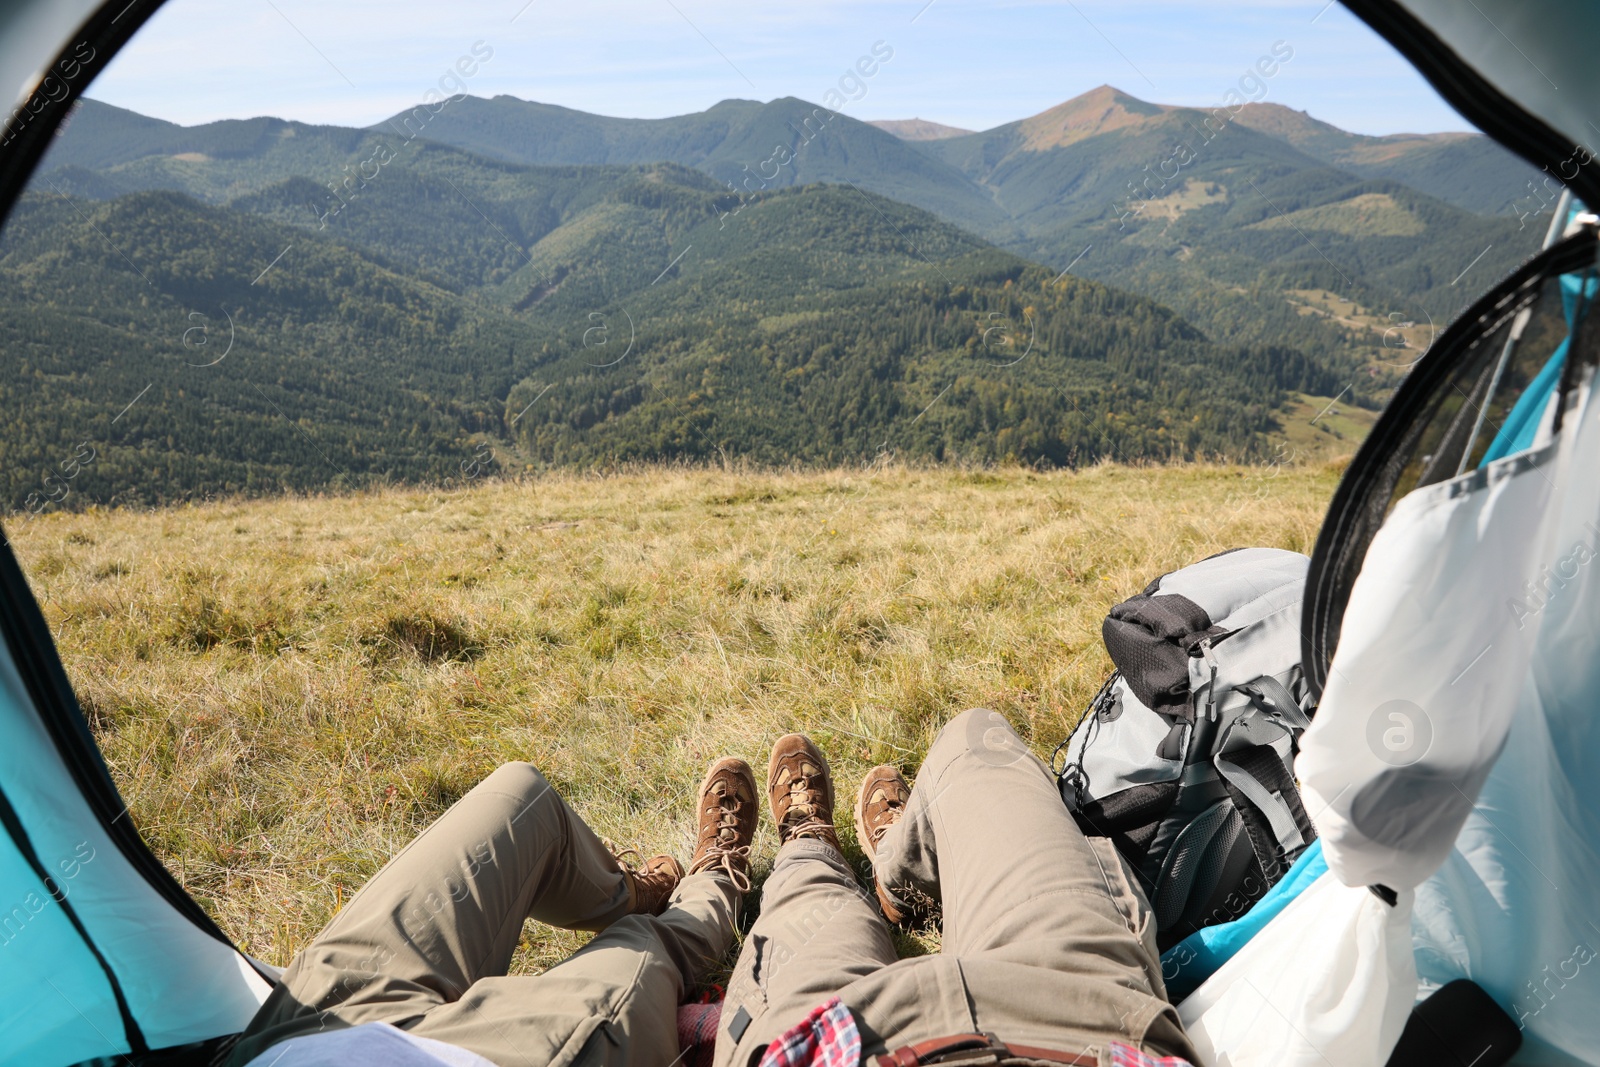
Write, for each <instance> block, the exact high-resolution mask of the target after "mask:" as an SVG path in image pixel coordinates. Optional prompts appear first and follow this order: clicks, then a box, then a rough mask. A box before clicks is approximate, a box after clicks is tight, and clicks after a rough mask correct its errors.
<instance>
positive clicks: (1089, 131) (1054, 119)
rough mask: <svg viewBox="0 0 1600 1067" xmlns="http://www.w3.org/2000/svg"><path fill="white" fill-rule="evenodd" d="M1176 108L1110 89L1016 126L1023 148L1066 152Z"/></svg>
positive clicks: (1075, 99)
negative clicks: (1098, 137) (1057, 149)
mask: <svg viewBox="0 0 1600 1067" xmlns="http://www.w3.org/2000/svg"><path fill="white" fill-rule="evenodd" d="M1175 110H1177V109H1176V108H1173V107H1170V106H1168V105H1166V104H1152V103H1149V102H1147V101H1144V100H1140V99H1139V98H1138V97H1136V96H1130V95H1128V94H1127V93H1125V92H1123V91H1122V90H1121V89H1118V88H1116V87H1114V86H1110V85H1102V86H1100V87H1099V88H1096V89H1090V90H1089V91H1088V92H1086V93H1083V94H1081V95H1079V96H1075V97H1073V98H1072V99H1071V100H1068V101H1066V102H1065V103H1060V104H1057V105H1056V106H1055V107H1053V108H1050V109H1049V110H1047V111H1041V112H1039V113H1038V114H1037V115H1034V116H1032V117H1031V118H1025V119H1023V120H1021V121H1020V122H1018V123H1017V124H1016V130H1017V132H1018V133H1020V134H1021V135H1022V138H1023V147H1024V148H1025V149H1029V150H1032V151H1035V152H1043V151H1047V150H1049V149H1051V148H1062V147H1064V146H1066V145H1070V144H1074V143H1076V142H1078V141H1083V140H1087V139H1088V138H1090V137H1094V136H1097V135H1099V134H1102V133H1110V132H1112V131H1113V130H1121V129H1127V128H1128V127H1131V126H1142V125H1144V124H1145V123H1146V122H1148V121H1149V120H1150V119H1153V118H1159V117H1161V116H1162V115H1165V114H1166V113H1167V112H1169V111H1175Z"/></svg>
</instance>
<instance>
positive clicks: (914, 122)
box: [867, 119, 974, 141]
mask: <svg viewBox="0 0 1600 1067" xmlns="http://www.w3.org/2000/svg"><path fill="white" fill-rule="evenodd" d="M867 125H869V126H876V127H878V129H880V130H883V131H884V132H885V133H892V134H894V135H895V136H896V137H898V138H900V139H901V140H902V141H942V140H944V139H945V138H946V137H963V136H965V135H966V134H969V133H973V132H974V131H973V130H964V129H962V128H961V127H959V126H946V125H945V124H944V123H942V122H930V121H928V120H927V119H872V120H870V121H869V122H868V123H867Z"/></svg>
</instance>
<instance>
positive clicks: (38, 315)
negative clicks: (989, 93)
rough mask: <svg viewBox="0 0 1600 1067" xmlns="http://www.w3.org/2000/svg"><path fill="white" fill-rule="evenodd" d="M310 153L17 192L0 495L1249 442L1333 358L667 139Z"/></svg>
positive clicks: (2, 321)
mask: <svg viewBox="0 0 1600 1067" xmlns="http://www.w3.org/2000/svg"><path fill="white" fill-rule="evenodd" d="M452 175H453V176H452ZM297 181H298V180H297V179H290V180H288V181H287V182H284V183H279V184H277V185H273V186H269V187H267V188H265V189H263V190H261V191H259V192H257V193H254V194H250V199H249V200H248V202H247V203H244V204H238V205H235V206H233V207H219V206H215V205H208V204H204V203H201V202H199V201H197V200H195V199H192V198H190V197H188V196H186V195H183V194H179V193H173V192H164V191H154V192H138V193H130V194H125V195H123V196H120V197H117V198H115V199H113V200H111V201H108V202H97V201H92V200H83V199H78V198H74V197H71V196H68V195H63V193H61V192H57V191H54V190H43V191H39V192H35V193H32V194H30V195H29V197H28V198H27V199H26V200H25V202H24V203H23V204H22V205H21V207H20V208H19V210H18V211H17V213H16V214H15V216H14V217H13V219H12V221H11V223H10V224H9V226H8V227H7V229H6V232H5V235H4V239H3V242H0V336H3V337H4V351H5V353H6V356H5V358H6V359H7V361H8V364H9V366H10V369H11V373H8V374H7V375H6V376H5V378H4V380H3V381H0V402H4V403H5V404H6V405H7V410H9V411H13V412H19V413H22V417H20V418H16V419H12V420H7V422H6V423H5V424H4V428H3V430H0V459H3V461H4V462H3V470H4V471H5V475H4V477H5V479H6V485H5V488H4V499H5V500H6V502H7V504H8V506H10V507H19V508H27V509H30V510H37V509H38V508H40V507H42V506H45V505H46V504H49V503H51V502H56V503H60V504H62V505H64V506H77V505H82V504H85V503H90V502H113V503H116V502H157V501H170V500H177V499H186V498H192V497H196V496H204V495H210V494H215V493H234V492H243V493H265V492H278V491H282V490H285V489H311V488H317V487H323V486H353V485H361V484H368V483H372V482H381V481H386V480H406V481H412V480H420V481H441V480H460V479H470V478H472V477H475V476H477V475H480V474H483V473H486V472H489V471H493V470H496V469H499V470H507V469H516V470H522V469H528V468H537V467H542V466H546V465H550V464H565V463H583V464H596V463H598V464H607V463H612V462H617V461H627V460H642V459H669V460H670V459H690V460H702V459H719V458H723V457H730V458H731V457H748V458H752V459H755V460H758V461H760V462H764V463H788V462H800V463H839V462H846V461H865V460H871V459H873V458H874V457H877V456H881V455H893V456H896V457H899V458H902V459H953V458H972V459H978V460H1003V459H1014V460H1019V461H1024V462H1042V463H1047V464H1083V463H1088V462H1092V461H1094V460H1096V459H1098V458H1101V457H1107V456H1110V457H1117V458H1122V459H1130V460H1131V459H1168V458H1182V457H1198V456H1223V455H1227V456H1238V457H1249V456H1253V455H1259V454H1261V452H1262V451H1263V447H1264V446H1263V439H1262V434H1263V433H1265V432H1268V431H1270V430H1271V429H1272V428H1273V427H1274V425H1275V408H1276V407H1277V406H1278V405H1279V404H1281V403H1282V401H1283V400H1284V397H1285V391H1286V390H1307V391H1313V392H1315V391H1328V390H1329V389H1330V387H1331V386H1332V384H1333V382H1334V380H1335V377H1334V375H1333V374H1332V372H1331V371H1330V369H1329V368H1328V367H1327V366H1324V365H1320V364H1316V363H1313V362H1311V361H1308V360H1306V359H1305V358H1304V357H1303V356H1301V355H1300V354H1299V353H1295V352H1292V351H1288V350H1276V349H1271V348H1267V347H1256V348H1249V349H1240V348H1237V347H1231V346H1224V345H1218V344H1215V343H1213V342H1210V341H1208V340H1207V339H1206V338H1205V337H1204V336H1203V335H1202V334H1201V333H1200V332H1199V331H1197V330H1195V329H1194V328H1193V327H1192V326H1190V325H1189V324H1187V323H1185V322H1184V321H1183V320H1182V319H1180V318H1178V317H1177V316H1176V315H1174V314H1173V313H1172V312H1170V311H1168V310H1166V309H1165V308H1162V307H1160V306H1159V305H1157V304H1154V303H1152V302H1150V301H1147V300H1144V299H1142V298H1139V297H1135V296H1133V295H1130V294H1126V293H1120V292H1117V291H1114V290H1110V289H1106V288H1105V287H1103V286H1100V285H1098V284H1095V283H1092V282H1088V281H1084V280H1082V279H1078V278H1073V277H1071V276H1059V277H1058V276H1057V275H1056V273H1055V272H1053V271H1050V270H1048V269H1046V268H1043V267H1040V266H1037V265H1031V264H1029V263H1027V262H1026V261H1024V260H1021V259H1018V258H1017V257H1015V256H1012V255H1010V254H1008V253H1005V252H1003V251H1001V250H999V249H996V248H993V247H992V246H989V245H987V244H986V243H984V242H982V241H980V240H978V239H976V238H974V237H971V236H969V235H967V234H965V233H963V232H962V231H960V230H958V229H955V228H954V227H951V226H949V225H948V224H945V223H943V222H940V221H939V220H938V219H936V218H934V217H933V216H932V215H929V214H927V213H926V212H923V211H919V210H917V209H915V208H911V207H908V206H906V205H903V204H898V203H895V202H894V201H891V200H887V199H884V198H881V197H876V196H873V195H871V194H867V193H865V192H863V191H861V190H858V189H852V188H850V187H848V186H845V187H839V186H830V185H807V186H800V187H795V188H790V189H785V190H779V191H775V192H771V193H765V194H761V195H759V196H755V197H749V198H745V199H744V200H743V201H740V200H739V199H738V198H733V197H730V196H729V195H728V194H727V193H726V192H725V191H721V190H719V188H718V187H717V185H716V184H715V183H714V182H713V181H711V180H710V179H708V178H706V177H705V176H703V175H701V174H699V173H697V172H695V171H690V170H686V169H684V168H680V167H673V166H639V167H623V166H607V167H587V168H575V167H574V168H527V167H514V166H512V165H509V164H494V165H484V164H483V163H481V161H474V160H473V159H472V158H471V157H469V156H468V155H467V154H465V153H461V152H459V151H456V150H452V149H444V148H440V147H436V146H435V147H430V148H427V149H426V150H425V151H423V152H421V153H420V154H419V157H418V161H417V163H416V165H415V166H413V167H411V168H409V169H396V170H395V171H394V172H393V173H386V174H385V175H384V176H383V180H381V181H377V182H374V183H373V184H372V185H371V187H370V188H369V189H367V190H366V191H365V194H364V195H363V196H362V197H359V198H354V199H352V200H351V201H350V202H349V205H348V207H346V208H345V210H344V211H342V212H341V213H340V215H339V216H338V217H337V218H335V219H333V220H330V222H329V224H328V225H327V226H325V227H321V228H319V227H318V226H317V225H316V221H315V220H314V219H311V218H310V215H309V213H305V214H302V213H300V212H299V211H297V210H296V208H295V205H296V202H297V200H298V197H299V193H298V191H297V188H296V182H297ZM473 219H476V220H477V222H476V223H473V222H472V220H473Z"/></svg>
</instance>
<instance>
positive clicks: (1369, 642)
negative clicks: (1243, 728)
mask: <svg viewBox="0 0 1600 1067" xmlns="http://www.w3.org/2000/svg"><path fill="white" fill-rule="evenodd" d="M1597 463H1600V400H1597V398H1596V394H1595V392H1594V390H1593V389H1592V380H1591V381H1586V382H1585V383H1584V385H1583V388H1582V389H1581V391H1580V400H1579V402H1578V405H1577V406H1576V407H1575V408H1574V409H1573V410H1571V411H1569V413H1568V419H1567V422H1566V426H1565V427H1564V428H1563V431H1562V432H1561V434H1560V435H1559V436H1558V437H1557V439H1556V440H1554V441H1552V442H1550V443H1548V444H1545V445H1544V446H1543V447H1542V448H1537V449H1535V450H1534V451H1532V452H1528V453H1524V454H1521V455H1517V456H1511V457H1509V458H1506V459H1502V460H1498V461H1495V462H1493V463H1491V464H1489V465H1488V466H1487V467H1485V468H1483V469H1482V470H1479V471H1476V472H1473V473H1471V474H1468V475H1464V476H1462V477H1460V478H1457V479H1454V480H1453V481H1449V482H1443V483H1440V484H1437V485H1432V486H1428V487H1426V488H1424V489H1420V490H1417V491H1416V492H1414V493H1412V494H1411V495H1409V496H1407V497H1406V498H1404V499H1403V500H1402V501H1401V502H1400V503H1399V504H1398V505H1397V506H1396V508H1395V509H1394V511H1393V512H1392V513H1391V516H1390V519H1389V521H1388V523H1386V524H1385V526H1384V527H1383V529H1382V530H1381V531H1380V532H1379V535H1378V537H1377V538H1376V539H1374V541H1373V544H1372V547H1371V549H1370V551H1369V553H1368V556H1367V560H1366V563H1365V566H1364V567H1363V570H1362V572H1361V575H1360V577H1359V578H1358V579H1357V582H1356V586H1355V588H1354V590H1353V591H1352V595H1351V599H1350V606H1349V609H1348V611H1347V614H1346V618H1345V626H1344V632H1343V634H1344V636H1343V638H1342V639H1341V642H1340V646H1339V649H1338V651H1337V653H1336V654H1335V657H1334V670H1333V672H1332V674H1331V676H1330V680H1329V685H1328V688H1327V691H1326V693H1325V695H1324V699H1323V703H1322V706H1321V708H1320V709H1319V712H1318V716H1317V720H1316V722H1315V723H1314V724H1313V726H1312V728H1311V729H1310V730H1308V731H1307V733H1306V735H1305V738H1304V750H1303V752H1302V756H1301V760H1300V762H1299V767H1300V769H1301V772H1302V774H1303V775H1304V776H1305V782H1306V791H1307V796H1308V800H1307V804H1308V807H1310V808H1312V810H1314V811H1319V814H1318V815H1317V816H1316V822H1317V825H1318V828H1319V830H1321V831H1322V833H1323V847H1324V852H1325V854H1326V856H1327V858H1328V863H1329V867H1330V870H1331V872H1332V873H1333V875H1334V876H1336V877H1337V878H1339V879H1340V880H1341V881H1343V882H1344V883H1346V884H1347V885H1352V886H1358V885H1364V884H1372V883H1382V884H1386V885H1389V886H1394V887H1397V888H1408V887H1411V886H1419V885H1420V888H1419V889H1418V890H1417V893H1416V906H1415V929H1414V935H1415V953H1416V960H1417V968H1418V974H1419V976H1420V978H1421V979H1422V980H1423V981H1424V983H1425V988H1433V987H1436V986H1439V985H1443V984H1444V983H1445V982H1447V981H1449V980H1451V979H1453V978H1463V977H1464V978H1470V979H1472V980H1473V981H1475V982H1477V983H1478V984H1479V985H1480V986H1482V987H1483V988H1484V989H1485V990H1486V991H1487V992H1488V993H1489V994H1490V995H1491V996H1493V997H1494V998H1495V999H1496V1001H1497V1002H1498V1003H1500V1004H1501V1006H1502V1007H1504V1008H1505V1009H1506V1010H1507V1011H1508V1012H1509V1013H1510V1014H1511V1015H1512V1016H1513V1017H1514V1018H1515V1019H1516V1020H1517V1021H1518V1024H1519V1025H1520V1026H1521V1027H1522V1029H1523V1035H1524V1041H1525V1045H1524V1051H1523V1053H1522V1054H1519V1056H1518V1058H1517V1061H1516V1062H1518V1063H1530V1064H1562V1065H1566V1064H1574V1063H1587V1064H1594V1063H1600V1045H1597V1043H1596V1042H1595V1040H1594V1019H1595V1018H1596V1017H1597V1016H1600V977H1597V975H1600V962H1597V961H1600V925H1597V923H1600V914H1597V913H1596V912H1595V909H1594V899H1595V893H1596V887H1597V886H1600V774H1596V773H1595V768H1596V767H1597V766H1600V723H1597V722H1596V720H1595V716H1594V707H1595V697H1594V694H1595V693H1596V692H1600V647H1597V646H1600V578H1597V571H1600V567H1596V566H1595V565H1594V562H1595V560H1596V559H1597V558H1600V483H1597V481H1596V479H1595V478H1594V477H1593V471H1594V470H1595V468H1596V465H1597ZM1419 665H1427V669H1425V670H1424V669H1419ZM1396 716H1398V717H1399V718H1396ZM1387 742H1396V744H1395V745H1394V746H1392V747H1391V746H1390V745H1389V744H1388V743H1387ZM1399 742H1406V743H1407V744H1399ZM1408 745H1409V747H1407V746H1408ZM1287 914H1288V913H1287V912H1286V913H1285V917H1287ZM1271 931H1272V927H1270V926H1269V927H1268V935H1267V936H1264V937H1263V938H1262V939H1258V940H1265V939H1268V936H1270V937H1278V938H1279V939H1281V937H1279V935H1275V934H1272V933H1271ZM1220 973H1221V972H1219V977H1220ZM1203 988H1204V987H1202V989H1203Z"/></svg>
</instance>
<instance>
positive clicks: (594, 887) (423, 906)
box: [231, 763, 631, 1064]
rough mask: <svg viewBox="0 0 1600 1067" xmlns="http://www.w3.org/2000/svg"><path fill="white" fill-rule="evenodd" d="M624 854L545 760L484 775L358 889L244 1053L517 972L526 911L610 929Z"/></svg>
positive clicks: (249, 1036)
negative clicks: (611, 847)
mask: <svg viewBox="0 0 1600 1067" xmlns="http://www.w3.org/2000/svg"><path fill="white" fill-rule="evenodd" d="M630 902H631V896H630V889H629V882H628V879H627V877H626V876H625V875H624V874H623V872H622V870H621V868H620V867H619V865H618V863H617V861H616V858H615V857H614V856H612V855H611V853H610V852H609V851H608V850H607V849H606V847H605V846H604V845H603V844H601V842H600V840H599V838H597V837H596V836H595V835H594V833H593V831H591V830H590V829H589V828H588V826H587V825H585V824H584V822H583V820H582V819H580V818H578V816H577V815H576V814H574V813H573V811H572V809H570V808H569V807H567V805H566V803H565V802H564V801H563V800H562V799H561V798H560V797H559V796H558V795H556V793H555V791H554V790H553V789H552V788H551V787H550V784H549V783H548V782H547V781H546V780H545V778H544V776H543V775H542V774H540V773H539V772H538V771H537V770H536V769H535V768H534V767H533V766H531V765H530V764H526V763H512V764H507V765H506V766H504V767H501V768H500V769H498V770H496V771H495V772H494V773H493V774H491V775H490V776H489V777H488V778H486V779H484V781H482V782H481V783H479V784H478V786H477V787H476V788H474V789H473V790H472V791H471V792H470V793H468V794H467V795H466V796H465V797H463V798H462V799H461V800H460V801H459V802H458V803H457V804H456V805H455V806H453V807H452V808H451V809H450V810H449V811H447V812H445V814H444V815H443V816H441V817H440V818H439V820H438V821H437V822H435V823H434V824H433V825H432V826H430V827H428V829H427V830H425V831H423V833H421V834H420V835H418V837H417V838H416V839H415V840H413V841H412V842H411V844H409V845H407V846H406V848H405V849H403V850H402V851H401V852H400V853H399V854H398V855H397V856H395V857H394V858H393V859H392V860H390V861H389V863H388V864H387V865H386V866H385V867H384V868H383V870H381V871H379V872H378V873H377V874H376V875H374V876H373V878H372V880H371V881H369V882H368V883H367V884H366V886H364V887H363V888H362V889H361V891H360V892H359V893H357V894H356V895H355V896H354V897H352V898H351V899H350V902H349V903H348V904H347V905H346V906H345V908H344V910H343V911H341V912H340V913H339V914H338V915H337V916H336V917H335V918H334V919H333V921H332V922H330V923H329V924H328V926H327V928H326V929H325V930H324V931H323V932H322V933H321V934H320V935H318V937H317V938H316V940H314V941H313V942H312V943H311V945H309V946H308V947H307V948H306V949H304V950H303V951H301V952H300V953H299V954H298V955H297V956H296V957H295V959H294V961H293V962H292V963H291V964H290V965H289V969H288V970H287V971H286V972H285V973H284V976H283V982H282V984H281V985H280V986H279V987H278V989H277V990H275V991H274V992H273V994H272V996H271V997H270V998H269V999H268V1000H267V1003H266V1004H265V1005H263V1006H262V1009H261V1011H260V1012H259V1013H258V1014H257V1015H256V1017H255V1019H254V1020H252V1021H251V1023H250V1026H249V1028H248V1029H247V1030H246V1034H245V1037H244V1038H243V1039H242V1040H241V1042H240V1043H239V1045H238V1046H236V1048H235V1051H234V1054H233V1056H232V1058H231V1062H233V1063H238V1064H242V1063H246V1062H248V1061H249V1060H250V1058H251V1057H252V1056H253V1055H255V1054H256V1053H258V1052H260V1051H261V1050H262V1049H265V1048H267V1047H268V1046H270V1045H272V1044H274V1043H276V1042H277V1041H280V1040H283V1039H285V1038H287V1037H291V1036H295V1035H297V1034H303V1033H311V1032H316V1031H317V1030H320V1029H328V1028H335V1027H340V1026H352V1025H356V1024H359V1023H363V1022H375V1021H383V1022H390V1023H394V1024H396V1025H405V1024H406V1023H407V1022H409V1021H413V1020H415V1019H417V1018H419V1017H420V1016H422V1015H423V1014H425V1013H426V1012H428V1011H429V1010H431V1009H433V1008H436V1007H438V1006H439V1005H441V1004H445V1003H448V1002H451V1001H455V1000H457V999H459V998H460V997H462V996H463V995H464V994H465V993H466V992H467V990H468V989H469V988H470V987H471V986H472V985H473V983H474V982H476V981H478V980H479V979H480V978H483V977H486V976H493V975H503V974H505V971H506V967H507V966H508V965H509V963H510V961H511V954H512V952H513V951H515V949H516V946H517V941H518V939H519V937H520V935H521V931H522V924H523V920H524V919H526V918H529V917H531V918H534V919H538V920H540V921H541V922H546V923H549V924H550V925H552V926H564V927H568V928H573V929H581V930H598V929H601V928H603V927H606V926H607V925H609V924H610V923H612V922H613V921H614V920H616V919H618V918H620V917H621V916H622V915H624V914H626V913H627V912H628V910H629V907H630Z"/></svg>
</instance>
